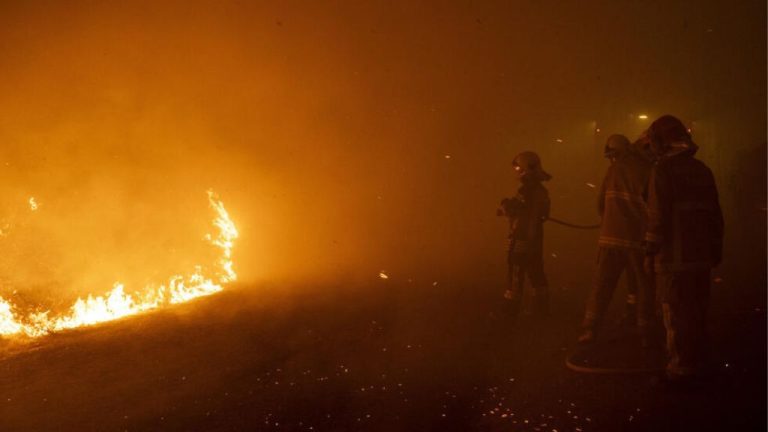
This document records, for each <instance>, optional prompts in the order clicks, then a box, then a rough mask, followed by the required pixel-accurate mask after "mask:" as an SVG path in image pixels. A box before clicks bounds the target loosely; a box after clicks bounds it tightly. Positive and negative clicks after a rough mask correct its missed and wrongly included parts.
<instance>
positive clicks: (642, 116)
mask: <svg viewBox="0 0 768 432" xmlns="http://www.w3.org/2000/svg"><path fill="white" fill-rule="evenodd" d="M637 118H639V119H640V120H648V116H647V115H645V114H640V115H639V116H637Z"/></svg>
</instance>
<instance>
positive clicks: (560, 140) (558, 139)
mask: <svg viewBox="0 0 768 432" xmlns="http://www.w3.org/2000/svg"><path fill="white" fill-rule="evenodd" d="M555 141H557V142H559V143H561V142H563V140H562V139H560V138H557V139H555Z"/></svg>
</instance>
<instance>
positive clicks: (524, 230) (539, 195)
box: [498, 151, 551, 320]
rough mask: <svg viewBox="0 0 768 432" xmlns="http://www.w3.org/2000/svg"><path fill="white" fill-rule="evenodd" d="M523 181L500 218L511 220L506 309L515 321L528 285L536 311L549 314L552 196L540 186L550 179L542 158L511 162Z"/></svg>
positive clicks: (523, 155) (503, 204)
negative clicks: (546, 250)
mask: <svg viewBox="0 0 768 432" xmlns="http://www.w3.org/2000/svg"><path fill="white" fill-rule="evenodd" d="M512 166H513V167H514V169H515V171H516V173H517V176H518V178H519V180H520V183H521V184H520V188H519V189H518V191H517V195H516V196H515V197H514V198H506V199H504V200H502V202H501V208H500V209H499V212H498V214H499V215H503V216H506V217H507V218H508V219H509V240H510V242H509V251H508V254H507V263H508V268H509V273H508V282H509V285H508V287H507V290H506V291H505V293H504V299H505V302H504V303H505V309H506V312H507V314H508V316H509V317H510V318H511V319H513V320H514V319H516V318H517V316H518V314H519V312H520V306H521V303H522V296H523V291H524V289H523V288H524V286H525V281H526V280H529V281H530V282H531V285H532V286H533V291H534V300H533V305H534V311H535V313H536V314H537V315H539V316H546V315H547V314H548V313H549V288H548V284H547V277H546V276H545V274H544V261H543V244H544V229H543V224H544V221H545V220H546V219H547V218H548V217H549V206H550V202H549V193H548V192H547V189H546V188H544V186H543V185H542V184H541V183H542V182H544V181H547V180H549V179H550V178H551V176H550V175H549V174H547V173H546V172H545V171H544V170H543V169H542V167H541V159H539V156H538V155H537V154H536V153H534V152H530V151H526V152H522V153H520V154H519V155H517V156H516V157H515V159H514V160H513V162H512Z"/></svg>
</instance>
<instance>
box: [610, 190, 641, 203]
mask: <svg viewBox="0 0 768 432" xmlns="http://www.w3.org/2000/svg"><path fill="white" fill-rule="evenodd" d="M605 197H606V198H613V199H621V200H625V201H630V202H633V203H635V204H639V205H641V206H643V207H645V200H644V199H643V196H642V195H639V194H633V193H629V192H624V191H615V190H609V191H605Z"/></svg>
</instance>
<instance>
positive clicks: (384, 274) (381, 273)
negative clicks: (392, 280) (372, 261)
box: [379, 271, 389, 279]
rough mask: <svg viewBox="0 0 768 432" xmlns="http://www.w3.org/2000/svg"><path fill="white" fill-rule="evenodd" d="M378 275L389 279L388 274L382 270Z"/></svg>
mask: <svg viewBox="0 0 768 432" xmlns="http://www.w3.org/2000/svg"><path fill="white" fill-rule="evenodd" d="M379 277H380V278H382V279H389V276H387V274H386V273H384V272H383V271H381V272H379Z"/></svg>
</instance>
